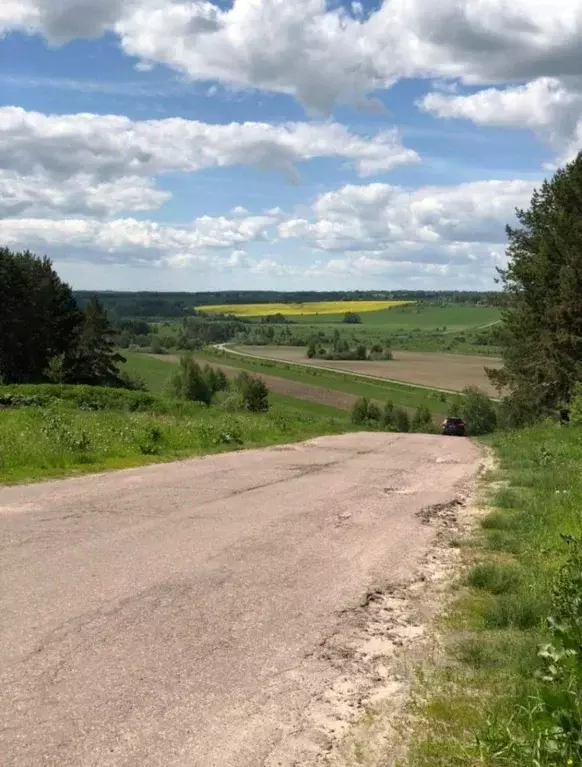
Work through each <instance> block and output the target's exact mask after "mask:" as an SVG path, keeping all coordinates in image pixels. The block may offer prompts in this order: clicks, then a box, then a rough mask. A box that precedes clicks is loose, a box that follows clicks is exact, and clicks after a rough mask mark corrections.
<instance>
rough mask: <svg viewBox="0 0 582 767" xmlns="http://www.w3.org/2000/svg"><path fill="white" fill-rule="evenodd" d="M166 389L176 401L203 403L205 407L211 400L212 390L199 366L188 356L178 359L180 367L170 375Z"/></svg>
mask: <svg viewBox="0 0 582 767" xmlns="http://www.w3.org/2000/svg"><path fill="white" fill-rule="evenodd" d="M168 389H169V393H170V394H171V395H172V396H174V397H176V398H177V399H186V400H190V401H193V402H203V403H204V404H205V405H209V404H210V401H211V400H212V389H211V388H210V386H209V384H208V381H207V380H206V378H205V376H204V373H203V372H202V369H201V367H200V365H199V364H198V363H197V362H195V361H194V360H193V359H192V357H190V356H189V355H184V356H182V357H180V367H179V368H178V369H177V370H176V371H175V372H174V373H173V374H172V375H171V377H170V379H169V383H168Z"/></svg>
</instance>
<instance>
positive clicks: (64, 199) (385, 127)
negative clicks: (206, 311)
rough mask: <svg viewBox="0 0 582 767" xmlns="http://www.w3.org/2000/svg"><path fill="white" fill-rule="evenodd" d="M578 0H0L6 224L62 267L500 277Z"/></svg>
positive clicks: (224, 282) (362, 281)
mask: <svg viewBox="0 0 582 767" xmlns="http://www.w3.org/2000/svg"><path fill="white" fill-rule="evenodd" d="M580 149H582V0H551V1H550V0H512V3H509V2H507V0H430V2H428V0H384V2H382V1H381V0H365V1H362V2H352V1H351V0H344V1H343V2H341V1H336V0H334V2H327V3H326V2H325V0H232V1H231V2H229V1H228V0H214V2H209V1H207V0H1V1H0V246H8V247H10V248H12V249H30V250H32V251H34V252H36V253H39V254H46V255H48V256H49V257H50V258H51V259H52V260H53V262H54V264H55V267H56V268H57V270H58V272H59V274H60V275H61V276H62V277H63V278H64V279H66V280H67V281H68V282H69V283H70V284H71V285H72V286H73V287H74V288H77V289H118V290H162V291H164V290H187V291H197V290H221V289H222V290H229V289H256V290H259V289H261V290H269V289H276V290H297V289H311V290H352V289H382V290H391V289H410V290H432V289H472V290H473V289H476V290H492V289H495V283H494V277H495V275H496V267H501V268H503V266H504V264H505V247H506V235H505V226H506V225H507V224H512V223H514V222H515V218H514V212H515V210H516V208H523V207H527V206H528V203H529V200H530V198H531V194H532V191H533V190H534V188H536V187H537V186H539V185H540V184H541V183H542V181H543V180H544V178H547V177H549V176H551V175H552V173H553V172H554V171H555V169H556V168H557V167H560V166H562V165H563V164H564V163H566V162H568V161H569V160H571V159H573V158H574V157H575V156H576V154H577V152H578V151H579V150H580Z"/></svg>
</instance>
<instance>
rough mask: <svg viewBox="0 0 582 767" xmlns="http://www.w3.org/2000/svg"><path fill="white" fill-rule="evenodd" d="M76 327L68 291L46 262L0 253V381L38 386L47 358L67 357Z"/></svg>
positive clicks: (76, 316)
mask: <svg viewBox="0 0 582 767" xmlns="http://www.w3.org/2000/svg"><path fill="white" fill-rule="evenodd" d="M81 324H82V314H81V312H80V310H79V309H78V307H77V304H76V301H75V298H74V296H73V293H72V291H71V288H70V287H69V286H68V285H67V284H66V283H64V282H62V281H61V280H60V278H59V276H58V275H57V273H56V272H55V271H54V269H53V267H52V263H51V261H50V260H49V259H48V258H40V257H38V256H35V255H34V254H33V253H30V252H29V251H24V252H22V253H14V252H12V251H10V250H9V249H8V248H0V377H1V378H2V379H3V380H4V381H5V382H7V383H10V382H13V383H22V382H31V383H33V382H36V381H42V380H43V379H44V378H45V377H46V376H45V371H46V369H47V368H48V367H49V364H50V361H51V359H53V358H57V357H61V356H63V366H64V367H66V365H67V364H68V354H69V352H70V349H71V347H72V345H73V344H74V342H75V338H76V336H77V334H78V332H79V330H80V327H81Z"/></svg>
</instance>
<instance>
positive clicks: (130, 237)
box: [0, 216, 273, 264]
mask: <svg viewBox="0 0 582 767" xmlns="http://www.w3.org/2000/svg"><path fill="white" fill-rule="evenodd" d="M272 224H273V219H272V218H270V217H268V216H248V217H246V218H236V219H230V218H226V217H223V216H219V217H210V216H202V217H200V218H197V219H195V220H194V221H193V222H192V224H191V225H190V226H183V227H179V226H167V225H163V224H158V223H156V222H153V221H139V220H137V219H135V218H122V219H114V220H111V221H98V220H95V219H87V218H83V219H74V218H67V219H48V218H6V219H3V220H0V241H1V242H3V243H4V244H5V245H7V246H9V247H14V248H19V247H40V248H48V249H51V252H52V249H56V250H57V252H60V251H62V250H63V249H66V251H68V252H69V253H70V254H71V256H73V257H74V256H78V255H79V253H82V254H83V255H84V257H85V258H87V259H88V260H97V261H99V260H101V259H102V258H103V257H104V256H103V254H105V257H106V258H107V259H108V260H109V261H111V262H116V263H141V262H154V263H170V264H171V263H174V264H176V263H178V262H180V261H185V260H188V259H192V260H200V259H203V258H204V257H205V252H206V251H209V250H210V251H212V250H216V249H227V248H232V247H236V246H240V245H243V244H245V243H250V242H256V241H261V240H266V239H267V230H268V228H269V227H270V226H271V225H272Z"/></svg>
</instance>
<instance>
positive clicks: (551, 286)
mask: <svg viewBox="0 0 582 767" xmlns="http://www.w3.org/2000/svg"><path fill="white" fill-rule="evenodd" d="M517 219H518V221H519V224H520V226H519V227H517V228H512V227H507V235H508V238H509V247H508V250H507V255H508V266H507V269H506V270H504V271H500V277H501V281H502V284H503V286H504V291H505V298H506V301H507V303H506V309H505V311H504V313H503V329H502V346H503V362H504V367H503V369H502V370H501V371H497V372H496V371H488V373H489V376H490V379H491V380H492V381H493V382H494V383H495V384H496V385H497V386H498V387H499V388H501V387H507V390H508V391H509V397H508V404H509V409H510V410H511V411H513V417H512V418H513V421H514V422H524V421H527V420H531V419H533V418H535V417H537V416H540V415H543V414H544V413H549V412H553V411H555V410H556V409H558V408H560V407H561V406H563V404H564V403H567V402H568V401H569V399H570V397H571V394H572V390H573V387H574V384H575V383H576V381H578V380H582V153H580V154H579V155H578V157H577V158H576V159H575V160H574V161H573V162H571V163H570V164H569V165H567V166H566V167H565V168H563V169H562V170H559V171H558V172H557V173H556V174H555V176H554V177H553V178H552V179H551V180H550V181H545V182H544V183H543V185H542V187H541V189H539V190H536V191H535V192H534V194H533V197H532V200H531V204H530V207H529V209H528V210H518V211H517Z"/></svg>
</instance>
